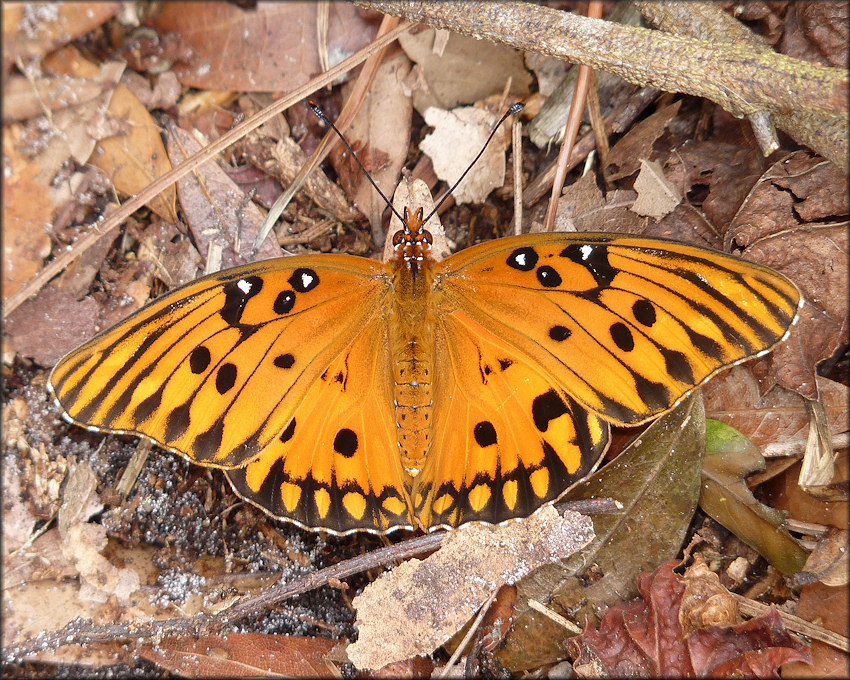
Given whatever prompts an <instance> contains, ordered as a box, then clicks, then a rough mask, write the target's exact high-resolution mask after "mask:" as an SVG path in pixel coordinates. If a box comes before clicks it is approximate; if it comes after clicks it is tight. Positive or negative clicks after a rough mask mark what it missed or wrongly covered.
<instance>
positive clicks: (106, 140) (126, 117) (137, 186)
mask: <svg viewBox="0 0 850 680" xmlns="http://www.w3.org/2000/svg"><path fill="white" fill-rule="evenodd" d="M47 67H49V68H50V69H51V70H52V72H54V73H59V74H68V75H72V76H75V77H78V78H95V77H96V76H97V73H98V70H99V69H98V67H97V66H95V64H93V63H92V62H90V61H88V60H86V59H85V58H83V56H82V55H81V54H80V53H79V51H78V50H76V49H74V48H70V47H69V48H65V49H64V50H62V51H61V52H59V53H56V54H55V55H52V56H51V58H50V59H49V60H48V62H47ZM87 130H88V131H89V132H90V133H91V134H92V138H93V139H96V140H97V145H96V147H95V148H94V150H93V152H92V155H91V158H89V159H88V160H89V161H90V162H91V163H92V165H95V166H96V167H98V168H100V169H101V170H103V172H104V173H105V174H106V175H107V176H108V177H109V178H110V179H111V180H112V183H113V185H114V186H115V189H116V190H117V191H118V192H119V193H122V194H124V195H127V196H134V195H135V194H137V193H139V192H140V191H141V190H142V189H144V188H145V187H146V186H147V185H148V184H150V183H151V182H153V181H154V180H155V179H157V178H158V177H160V176H161V175H164V174H165V173H166V172H168V171H169V170H171V163H169V161H168V155H167V154H166V153H165V146H164V144H163V143H162V138H161V137H160V129H159V126H158V125H157V124H156V123H155V122H154V120H153V118H152V117H151V115H150V113H149V112H148V110H147V109H146V108H145V106H144V105H143V104H142V103H141V102H140V101H139V100H138V99H137V98H136V96H135V95H134V94H133V93H132V92H130V90H129V89H127V87H126V86H124V85H122V84H121V83H118V84H117V85H116V86H115V89H114V91H113V92H112V97H111V98H110V100H109V107H108V110H107V118H106V119H105V120H102V121H98V123H97V125H96V126H91V125H90V126H89V127H88V128H87ZM97 130H101V131H102V132H97ZM174 202H175V190H174V187H173V186H171V187H168V188H167V189H165V190H164V191H163V192H162V193H160V194H159V195H157V196H155V197H154V198H153V199H151V200H150V201H149V203H148V205H149V207H150V208H151V209H152V210H154V211H155V212H156V213H157V214H158V215H159V216H160V217H162V218H163V219H164V220H168V221H171V222H173V221H175V220H176V219H177V214H176V213H175V209H174Z"/></svg>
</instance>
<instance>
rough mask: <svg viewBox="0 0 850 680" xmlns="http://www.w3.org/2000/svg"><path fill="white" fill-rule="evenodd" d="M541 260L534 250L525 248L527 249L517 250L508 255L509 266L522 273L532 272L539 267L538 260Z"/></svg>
mask: <svg viewBox="0 0 850 680" xmlns="http://www.w3.org/2000/svg"><path fill="white" fill-rule="evenodd" d="M538 259H539V257H538V255H537V252H536V251H535V250H534V248H531V247H525V248H517V249H516V250H514V252H512V253H511V254H510V255H508V260H507V262H508V266H509V267H513V268H514V269H518V270H519V271H521V272H530V271H531V270H532V269H534V268H535V267H536V266H537V260H538Z"/></svg>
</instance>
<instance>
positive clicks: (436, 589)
mask: <svg viewBox="0 0 850 680" xmlns="http://www.w3.org/2000/svg"><path fill="white" fill-rule="evenodd" d="M592 538H593V528H592V522H591V521H590V518H588V517H584V516H582V515H579V514H578V513H575V512H568V513H566V514H565V515H564V516H563V517H560V516H559V515H558V513H557V512H556V511H555V509H554V508H553V507H551V506H546V507H544V508H543V509H542V510H540V511H538V512H537V513H535V514H534V515H532V516H531V517H528V518H526V519H523V520H512V521H510V522H507V523H505V524H502V525H490V524H469V525H466V526H465V527H463V528H461V529H458V530H457V531H452V532H449V533H448V534H447V535H446V538H445V540H444V542H443V546H442V548H440V550H438V551H437V552H436V553H434V554H433V555H431V556H430V557H428V558H426V559H424V560H417V559H412V560H409V561H408V562H404V563H403V564H401V565H399V566H397V567H395V568H394V569H393V570H392V572H388V573H386V574H384V575H382V576H381V577H380V578H379V579H378V580H376V581H374V582H373V583H371V584H370V585H369V586H367V587H366V589H365V590H364V591H363V593H361V594H360V595H358V596H357V597H355V598H354V600H353V604H354V606H355V608H356V609H357V623H356V624H355V625H356V626H357V629H358V631H359V637H358V640H357V642H355V643H354V644H352V645H351V646H349V647H348V650H347V651H348V657H349V658H350V659H351V661H352V662H353V663H354V665H355V666H357V668H360V669H364V668H380V667H381V666H385V665H386V664H388V663H392V662H395V661H401V660H404V659H407V658H410V657H412V656H418V655H423V654H430V653H431V652H433V651H434V650H435V649H436V648H437V647H439V646H440V645H442V644H443V643H445V642H446V641H447V640H448V639H449V638H450V637H451V636H452V635H454V634H455V633H456V632H457V631H458V630H459V629H460V627H461V626H462V625H463V624H464V623H466V622H467V621H468V620H469V619H470V618H471V617H472V615H473V614H475V612H476V610H477V609H478V608H479V607H480V606H481V604H482V603H483V602H484V601H485V600H487V598H488V597H489V596H490V595H491V593H493V592H494V591H496V590H497V589H498V588H499V587H500V586H502V585H503V584H505V583H515V582H516V581H518V580H519V579H520V578H522V576H523V575H525V574H527V573H528V572H530V571H532V570H533V569H536V568H537V567H539V566H540V565H542V564H546V563H549V562H553V561H556V560H558V559H562V558H564V557H566V556H568V555H571V554H572V553H574V552H576V551H577V550H579V549H580V548H581V547H582V546H584V545H586V544H587V543H588V542H589V541H590V540H591V539H592Z"/></svg>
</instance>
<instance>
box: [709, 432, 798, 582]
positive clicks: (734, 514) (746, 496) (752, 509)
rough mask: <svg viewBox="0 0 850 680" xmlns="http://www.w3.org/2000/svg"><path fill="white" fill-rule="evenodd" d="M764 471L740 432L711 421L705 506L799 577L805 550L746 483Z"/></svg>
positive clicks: (778, 565)
mask: <svg viewBox="0 0 850 680" xmlns="http://www.w3.org/2000/svg"><path fill="white" fill-rule="evenodd" d="M764 468H765V463H764V458H763V457H762V455H761V453H759V450H758V449H757V448H756V447H755V446H753V445H752V443H750V441H749V440H748V439H747V438H746V437H744V436H743V435H742V434H741V433H740V432H738V431H737V430H735V429H733V428H731V427H729V426H728V425H725V424H724V423H721V422H719V421H717V420H709V421H707V422H706V452H705V459H704V461H703V466H702V488H701V492H700V501H699V502H700V507H701V508H702V509H703V511H704V512H705V513H706V514H707V515H709V516H710V517H712V518H713V519H715V520H716V521H717V522H719V523H720V524H722V525H723V526H724V527H726V528H727V529H729V530H730V531H731V532H732V533H734V534H735V535H736V536H737V537H738V538H740V539H741V540H742V541H743V542H744V543H746V544H747V545H749V546H750V547H751V548H753V549H755V550H757V551H758V552H759V554H760V555H763V556H764V557H765V558H766V559H767V561H768V562H770V564H772V565H773V566H774V567H775V568H776V569H778V570H779V571H781V572H782V573H783V574H789V575H790V574H796V573H797V572H798V571H800V569H802V567H803V564H804V563H805V561H806V557H807V553H806V551H805V550H803V548H801V547H800V544H799V543H797V541H795V540H794V539H793V538H792V537H791V535H790V534H789V533H788V530H787V529H786V528H785V527H784V524H785V515H784V514H783V513H781V512H779V511H777V510H774V509H773V508H771V507H769V506H766V505H763V504H762V503H759V502H758V501H757V500H756V499H755V497H754V496H753V495H752V493H751V492H750V490H749V488H748V487H747V484H746V481H745V479H746V477H747V476H748V475H750V474H752V473H753V472H758V471H760V470H764Z"/></svg>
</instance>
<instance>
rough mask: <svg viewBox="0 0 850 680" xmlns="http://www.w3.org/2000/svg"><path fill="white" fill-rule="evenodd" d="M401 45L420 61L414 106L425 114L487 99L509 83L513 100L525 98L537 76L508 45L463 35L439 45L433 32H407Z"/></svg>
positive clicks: (455, 36) (414, 58)
mask: <svg viewBox="0 0 850 680" xmlns="http://www.w3.org/2000/svg"><path fill="white" fill-rule="evenodd" d="M458 7H459V11H468V10H467V9H460V8H462V7H463V6H461V5H459V6H458ZM398 42H399V44H400V45H401V47H402V49H403V50H404V51H405V52H406V53H407V56H408V57H410V59H411V60H412V61H414V62H416V67H415V68H414V73H413V75H414V76H415V80H414V83H415V84H414V85H413V87H412V90H413V106H414V108H416V110H417V111H419V113H421V114H424V112H425V110H426V109H428V108H430V107H435V108H439V109H452V108H454V107H456V106H458V104H473V103H474V102H477V101H481V100H482V99H485V98H486V97H488V96H490V95H491V94H495V93H497V92H502V90H504V89H505V84H506V83H507V82H508V81H510V82H511V89H510V96H511V97H512V98H514V99H524V98H525V97H527V96H528V94H529V92H530V86H531V75H530V74H529V72H528V70H527V69H526V68H525V65H524V64H523V58H522V54H521V53H520V52H517V51H516V50H514V49H512V48H510V47H507V46H505V45H498V44H496V43H492V42H489V41H487V40H476V39H475V38H471V37H467V36H462V35H459V34H457V33H448V37H447V40H446V41H445V42H438V40H437V32H436V31H435V30H434V29H433V28H425V29H423V30H421V31H419V32H418V33H414V32H412V31H410V32H408V33H404V34H402V35H400V36H399V39H398Z"/></svg>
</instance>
